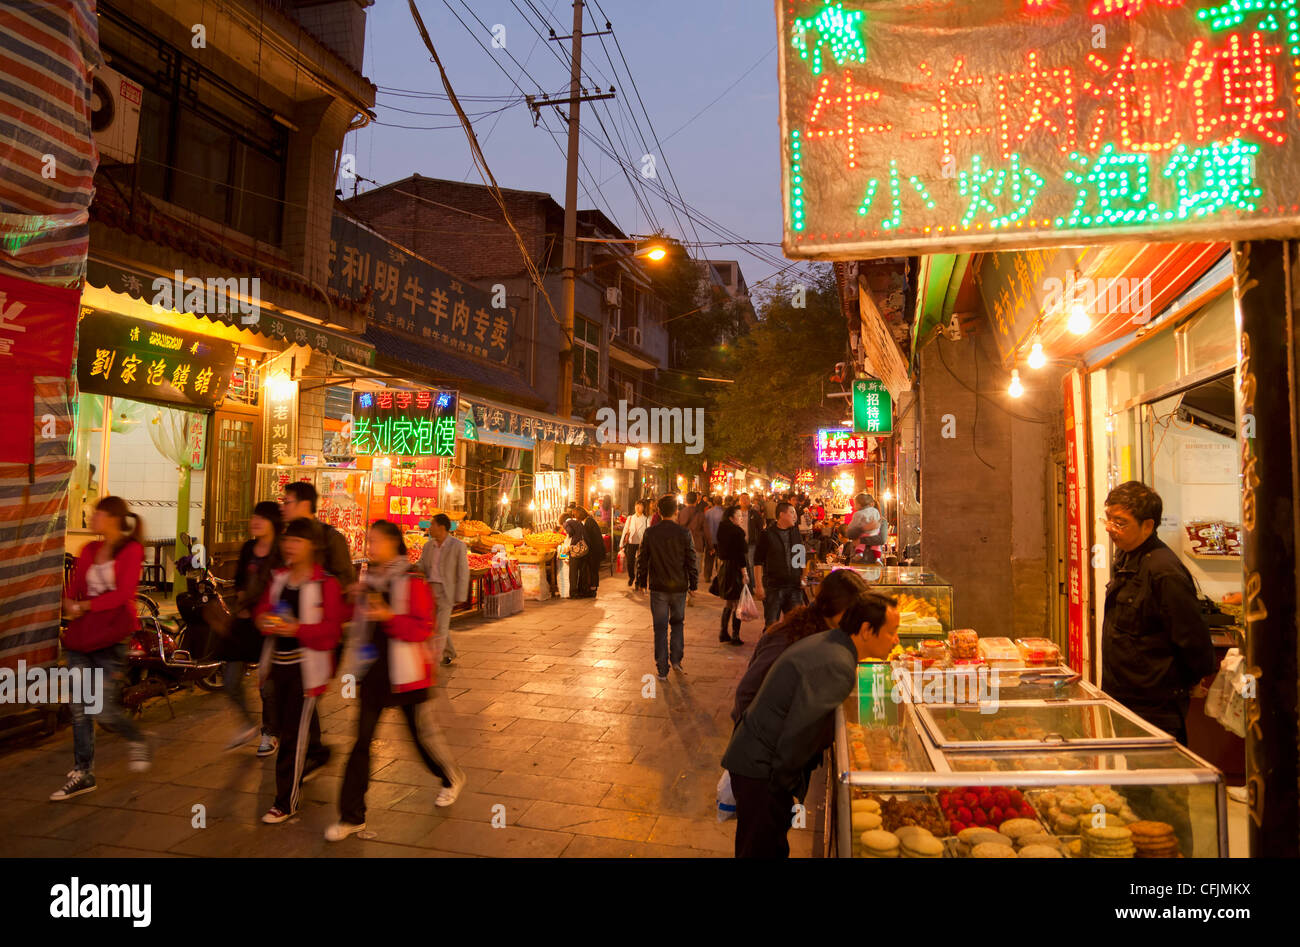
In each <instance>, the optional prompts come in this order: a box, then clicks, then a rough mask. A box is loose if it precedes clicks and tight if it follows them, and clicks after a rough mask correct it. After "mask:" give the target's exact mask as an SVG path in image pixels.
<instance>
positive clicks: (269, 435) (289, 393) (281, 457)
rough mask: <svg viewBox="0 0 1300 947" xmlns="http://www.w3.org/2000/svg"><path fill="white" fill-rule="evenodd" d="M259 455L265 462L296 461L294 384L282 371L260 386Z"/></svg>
mask: <svg viewBox="0 0 1300 947" xmlns="http://www.w3.org/2000/svg"><path fill="white" fill-rule="evenodd" d="M262 431H263V434H262V458H263V462H264V463H268V464H294V463H296V462H297V460H298V383H297V382H296V381H292V380H291V379H290V378H289V376H288V374H287V373H286V372H283V371H278V372H273V373H272V374H271V375H270V376H269V377H268V378H267V379H266V383H265V384H264V385H263V386H262Z"/></svg>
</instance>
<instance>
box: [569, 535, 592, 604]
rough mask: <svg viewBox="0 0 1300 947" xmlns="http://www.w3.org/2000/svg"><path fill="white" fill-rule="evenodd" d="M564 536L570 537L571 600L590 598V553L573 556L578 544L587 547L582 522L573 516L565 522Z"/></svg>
mask: <svg viewBox="0 0 1300 947" xmlns="http://www.w3.org/2000/svg"><path fill="white" fill-rule="evenodd" d="M564 534H565V535H566V536H568V537H569V548H568V555H569V598H590V597H591V596H592V594H594V593H592V591H591V589H590V587H589V586H588V583H587V556H589V555H590V554H591V553H590V551H588V552H585V553H583V554H582V555H581V556H575V555H574V554H573V550H574V547H575V546H577V545H578V543H582V544H584V545H586V542H587V534H586V531H585V530H584V529H583V528H582V520H580V519H578V518H577V517H576V516H572V517H570V518H569V519H567V520H565V521H564Z"/></svg>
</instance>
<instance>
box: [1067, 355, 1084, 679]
mask: <svg viewBox="0 0 1300 947" xmlns="http://www.w3.org/2000/svg"><path fill="white" fill-rule="evenodd" d="M1063 384H1064V386H1065V517H1066V529H1067V530H1068V533H1069V538H1068V541H1067V545H1068V546H1069V550H1070V558H1069V568H1068V575H1069V641H1068V643H1067V645H1068V647H1067V651H1068V654H1069V664H1070V667H1072V668H1074V669H1075V670H1076V671H1080V672H1082V671H1083V670H1084V667H1083V641H1084V636H1085V635H1086V633H1087V622H1088V577H1087V572H1086V570H1087V568H1088V561H1089V560H1088V530H1087V515H1088V513H1087V509H1088V497H1087V493H1088V487H1087V477H1086V474H1085V470H1086V467H1085V464H1084V462H1083V459H1084V456H1085V453H1084V452H1085V451H1086V449H1087V446H1086V442H1085V439H1084V429H1085V427H1086V425H1085V422H1084V411H1085V410H1086V409H1085V405H1084V400H1083V375H1081V374H1080V373H1079V372H1077V371H1074V372H1070V374H1068V375H1066V376H1065V379H1064V382H1063Z"/></svg>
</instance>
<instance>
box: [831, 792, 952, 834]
mask: <svg viewBox="0 0 1300 947" xmlns="http://www.w3.org/2000/svg"><path fill="white" fill-rule="evenodd" d="M858 801H860V800H856V799H855V800H854V802H855V803H856V802H858ZM861 801H866V802H874V803H876V804H877V805H878V806H879V807H880V808H879V810H878V811H879V814H880V820H881V824H882V825H883V827H884V829H885V830H886V831H887V832H898V831H899V830H900V829H903V828H904V827H906V826H916V827H918V828H922V829H925V830H926V832H928V833H929V834H931V835H933V836H936V837H942V836H945V835H948V834H949V831H948V820H947V819H945V818H944V817H943V813H942V812H940V811H939V807H938V806H937V805H935V803H934V801H933V800H932V799H930V798H929V797H928V796H925V795H919V794H918V795H895V796H881V795H875V794H873V795H871V796H868V797H867V799H866V800H861Z"/></svg>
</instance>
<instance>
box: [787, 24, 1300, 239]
mask: <svg viewBox="0 0 1300 947" xmlns="http://www.w3.org/2000/svg"><path fill="white" fill-rule="evenodd" d="M776 10H777V24H778V33H779V42H778V45H779V47H780V49H781V62H780V84H781V134H782V136H783V137H782V149H781V152H782V179H783V186H784V190H783V194H784V217H785V244H784V246H785V253H786V255H787V256H790V257H795V258H799V257H819V258H865V257H872V256H895V255H900V254H913V253H934V252H943V251H952V252H957V251H964V252H970V251H977V250H1003V249H1013V248H1027V247H1034V246H1049V245H1081V244H1088V243H1110V242H1114V241H1121V240H1147V239H1151V240H1161V241H1174V240H1185V239H1209V240H1225V239H1241V238H1243V237H1246V236H1272V235H1283V234H1289V233H1292V232H1294V230H1295V227H1296V225H1297V223H1300V204H1297V203H1296V194H1297V193H1300V141H1298V140H1297V135H1298V134H1300V132H1297V117H1298V116H1297V87H1298V83H1297V81H1296V78H1297V77H1296V71H1297V70H1296V67H1295V62H1296V61H1297V59H1300V5H1298V4H1297V3H1296V2H1295V0H1220V2H1215V0H979V2H978V3H957V2H949V3H935V2H934V0H839V2H827V0H777V4H776Z"/></svg>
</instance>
